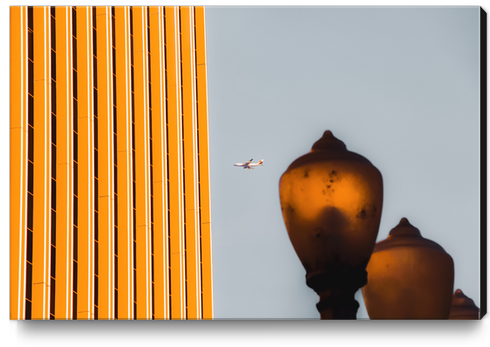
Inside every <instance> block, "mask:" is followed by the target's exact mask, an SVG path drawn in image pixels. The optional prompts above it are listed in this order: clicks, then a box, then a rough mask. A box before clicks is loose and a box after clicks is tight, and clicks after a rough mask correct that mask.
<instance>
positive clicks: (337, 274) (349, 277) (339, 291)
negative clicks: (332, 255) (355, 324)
mask: <svg viewBox="0 0 490 347" xmlns="http://www.w3.org/2000/svg"><path fill="white" fill-rule="evenodd" d="M366 283H367V272H366V266H358V267H344V266H330V267H329V268H328V269H326V271H325V272H323V273H322V274H320V275H316V276H312V277H307V280H306V285H307V286H308V287H310V288H312V289H313V290H314V291H315V292H316V293H317V294H318V295H319V296H320V302H319V303H318V304H317V305H316V307H317V309H318V311H319V312H320V316H321V319H356V314H357V310H358V309H359V303H358V302H357V301H356V300H355V298H354V296H355V293H356V292H357V290H358V289H359V288H361V287H363V286H364V285H365V284H366Z"/></svg>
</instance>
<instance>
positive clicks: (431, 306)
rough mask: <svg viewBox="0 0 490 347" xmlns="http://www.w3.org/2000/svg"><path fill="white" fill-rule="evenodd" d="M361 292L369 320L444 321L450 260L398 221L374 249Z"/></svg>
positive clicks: (451, 273)
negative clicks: (365, 281)
mask: <svg viewBox="0 0 490 347" xmlns="http://www.w3.org/2000/svg"><path fill="white" fill-rule="evenodd" d="M367 271H368V273H369V282H368V283H367V285H365V286H364V287H363V288H362V294H363V296H364V302H365V303H366V309H367V312H368V314H369V317H370V318H371V319H447V318H448V316H449V311H450V308H451V300H452V293H453V281H454V263H453V259H452V258H451V256H450V255H449V254H447V253H446V252H445V251H444V249H443V248H442V247H441V246H440V245H438V244H437V243H435V242H433V241H431V240H428V239H425V238H423V237H422V236H421V234H420V231H419V230H418V229H417V228H415V227H414V226H413V225H411V224H410V222H409V221H408V219H406V218H402V220H401V221H400V223H399V224H398V225H397V226H396V227H395V228H393V229H392V230H391V232H390V234H389V236H388V238H387V239H386V240H383V241H380V242H378V243H377V244H376V246H375V247H374V252H373V255H372V256H371V260H370V261H369V264H368V266H367Z"/></svg>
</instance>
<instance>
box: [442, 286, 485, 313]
mask: <svg viewBox="0 0 490 347" xmlns="http://www.w3.org/2000/svg"><path fill="white" fill-rule="evenodd" d="M449 319H480V309H479V308H478V307H477V306H476V305H475V302H474V301H473V300H472V299H470V298H468V297H467V296H466V295H464V293H463V291H462V290H461V289H457V290H456V291H455V292H454V294H453V301H452V305H451V312H450V313H449Z"/></svg>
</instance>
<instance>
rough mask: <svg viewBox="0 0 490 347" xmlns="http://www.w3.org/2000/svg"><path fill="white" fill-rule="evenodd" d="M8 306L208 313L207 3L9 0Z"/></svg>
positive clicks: (52, 315)
mask: <svg viewBox="0 0 490 347" xmlns="http://www.w3.org/2000/svg"><path fill="white" fill-rule="evenodd" d="M10 71H11V72H10V110H11V111H10V112H11V113H10V141H11V142H10V158H11V159H10V318H11V319H39V320H41V319H62V320H66V319H69V320H71V319H79V320H80V319H82V320H92V319H124V320H127V319H144V320H150V319H212V318H213V285H212V244H211V211H210V208H211V203H210V178H209V171H210V170H209V141H208V136H209V135H208V111H207V75H206V32H205V10H204V8H203V7H151V6H150V7H111V6H94V7H85V6H83V7H80V6H77V7H75V6H73V7H71V6H67V7H65V6H60V7H49V6H45V7H23V6H22V7H11V8H10Z"/></svg>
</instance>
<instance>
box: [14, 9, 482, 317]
mask: <svg viewBox="0 0 490 347" xmlns="http://www.w3.org/2000/svg"><path fill="white" fill-rule="evenodd" d="M484 32H486V13H485V12H484V11H483V10H482V9H481V8H480V7H430V8H429V7H328V6H323V7H300V6H298V7H287V6H285V7H232V6H229V7H226V6H225V7H223V6H221V7H220V6H206V7H203V6H12V7H10V319H13V320H223V319H312V320H316V319H323V320H331V319H334V320H353V319H358V320H368V319H372V320H377V319H383V320H386V319H405V320H407V319H415V320H419V319H431V320H448V319H451V320H453V319H459V320H463V319H464V320H467V319H470V320H478V319H481V318H482V317H483V316H484V315H485V314H486V297H485V295H486V293H485V291H486V290H485V288H486V287H485V283H486V282H485V281H486V265H485V263H484V260H485V259H486V258H485V257H486V249H485V242H484V241H485V240H486V225H485V224H486V222H485V221H486V219H485V211H484V210H483V209H482V206H483V205H484V204H485V203H486V195H485V192H484V190H482V189H483V187H485V183H486V176H485V175H486V171H485V165H484V162H483V163H482V160H483V161H484V160H485V155H484V153H485V152H484V151H483V150H482V148H483V147H481V146H482V144H484V143H486V142H485V141H486V132H485V124H486V106H485V105H486V104H485V102H484V96H483V99H482V95H484V93H483V92H484V91H485V88H486V77H485V76H484V75H483V74H482V72H483V71H486V70H485V66H486V55H485V54H486V53H485V49H486V36H485V35H483V34H482V33H484ZM482 288H483V289H482Z"/></svg>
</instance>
